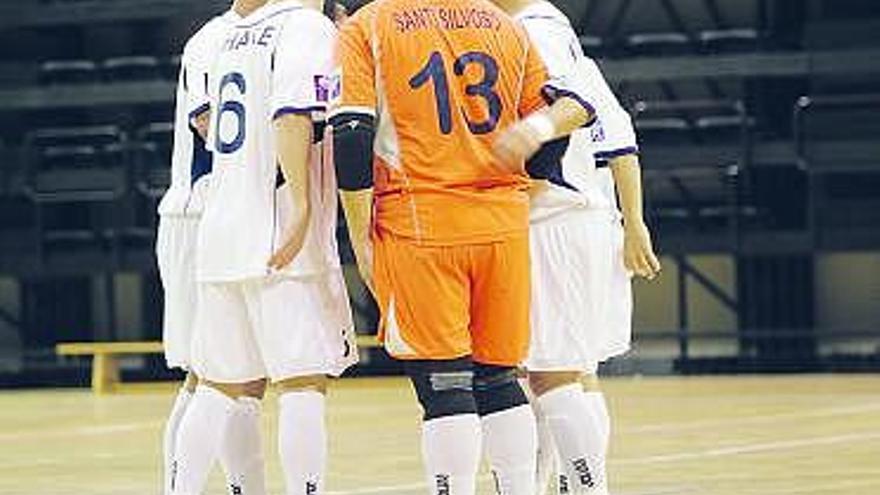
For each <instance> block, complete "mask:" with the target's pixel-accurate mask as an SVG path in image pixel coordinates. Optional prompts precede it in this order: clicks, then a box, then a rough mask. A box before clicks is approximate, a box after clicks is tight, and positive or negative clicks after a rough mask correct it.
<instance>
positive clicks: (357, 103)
mask: <svg viewBox="0 0 880 495" xmlns="http://www.w3.org/2000/svg"><path fill="white" fill-rule="evenodd" d="M371 13H372V11H370V10H369V9H364V10H362V11H361V12H360V13H359V14H358V15H357V16H355V17H353V18H352V19H349V20H348V22H346V23H345V25H343V27H342V29H341V31H340V33H339V39H338V44H337V46H336V67H337V71H338V72H337V77H339V79H340V83H341V90H340V92H339V95H338V98H336V99H334V101H333V103H332V105H331V107H332V110H331V114H340V113H363V114H368V115H371V116H375V115H376V107H377V95H376V68H375V67H376V65H375V64H376V61H375V60H374V58H373V50H372V45H371V35H370V32H371V28H370V24H371V23H372V16H371V15H370V14H371Z"/></svg>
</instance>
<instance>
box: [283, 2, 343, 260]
mask: <svg viewBox="0 0 880 495" xmlns="http://www.w3.org/2000/svg"><path fill="white" fill-rule="evenodd" d="M289 23H290V24H288V25H285V26H284V29H283V30H281V31H282V34H281V38H280V39H279V40H278V42H277V44H276V51H275V53H274V59H275V61H276V63H275V68H274V70H273V71H272V84H271V87H272V93H271V95H270V98H269V99H270V101H269V104H270V105H271V112H272V116H273V121H274V127H275V137H276V149H277V155H278V156H277V157H276V158H277V161H278V165H279V167H280V168H281V173H282V174H283V175H284V179H285V180H286V185H287V188H288V192H289V194H290V197H291V200H292V201H293V208H291V211H293V212H294V214H295V215H297V217H296V218H294V219H293V221H292V227H291V229H290V231H289V232H288V234H287V238H286V239H285V241H284V243H283V244H282V245H281V247H280V248H279V249H278V251H277V252H275V253H274V254H273V255H272V257H271V258H270V260H269V266H270V267H271V268H275V269H279V268H282V267H284V266H286V265H288V264H289V263H291V262H292V261H293V259H294V258H295V257H296V256H297V255H298V254H299V252H300V251H301V250H302V247H303V244H304V242H305V237H306V232H307V231H308V225H309V218H310V215H311V210H312V205H311V204H310V201H309V187H310V186H311V185H310V184H309V167H310V165H311V153H312V146H313V143H314V141H313V136H312V133H313V132H314V131H313V122H315V119H316V118H318V116H319V115H320V116H321V118H323V115H322V114H323V112H324V111H325V110H326V106H327V100H328V95H327V91H326V81H327V78H328V76H329V73H330V71H331V70H332V67H333V40H334V37H335V34H336V29H335V28H334V27H333V25H332V23H331V22H330V21H329V20H328V19H326V18H325V17H323V16H322V15H320V14H317V13H312V12H310V11H303V12H302V13H300V14H297V15H296V16H295V17H293V18H292V19H291V20H290V21H289ZM304 46H308V47H310V48H309V50H303V49H302V47H304Z"/></svg>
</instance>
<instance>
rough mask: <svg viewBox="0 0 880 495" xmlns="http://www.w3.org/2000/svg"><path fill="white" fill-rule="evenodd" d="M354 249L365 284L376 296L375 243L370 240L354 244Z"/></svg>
mask: <svg viewBox="0 0 880 495" xmlns="http://www.w3.org/2000/svg"><path fill="white" fill-rule="evenodd" d="M352 249H353V250H354V257H355V262H356V263H357V267H358V272H359V273H360V274H361V278H362V279H363V280H364V284H366V286H367V288H368V289H369V290H370V292H372V293H373V294H374V295H375V294H376V291H375V290H374V285H373V243H372V241H369V240H367V241H363V242H358V243H353V244H352Z"/></svg>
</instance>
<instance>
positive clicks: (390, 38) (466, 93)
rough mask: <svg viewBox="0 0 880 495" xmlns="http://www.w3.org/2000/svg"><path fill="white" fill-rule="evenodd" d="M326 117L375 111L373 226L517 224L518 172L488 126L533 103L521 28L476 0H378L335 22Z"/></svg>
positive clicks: (449, 234)
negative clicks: (336, 74)
mask: <svg viewBox="0 0 880 495" xmlns="http://www.w3.org/2000/svg"><path fill="white" fill-rule="evenodd" d="M338 63H339V66H340V70H341V76H340V77H341V90H340V94H339V96H338V98H337V99H336V102H335V104H334V108H333V110H332V113H333V114H339V113H344V112H361V113H368V114H371V115H374V116H375V117H376V118H377V122H378V129H377V135H376V141H375V155H376V158H375V164H374V167H375V171H374V176H375V193H376V217H375V219H376V224H377V227H378V228H379V229H384V230H388V231H391V232H393V233H395V234H397V235H399V236H403V237H407V238H412V239H415V240H417V241H419V242H424V243H431V244H464V243H474V242H485V241H492V240H495V239H501V238H504V237H507V236H509V235H510V234H512V233H521V232H523V231H525V230H526V229H527V228H528V209H529V203H528V201H529V198H528V195H527V189H528V186H529V181H528V179H527V176H526V175H525V172H522V173H512V172H505V171H502V170H500V168H499V167H498V166H497V164H495V163H494V159H493V155H492V145H493V143H494V141H495V140H496V139H497V138H498V137H499V134H500V133H501V132H502V131H503V130H504V129H505V128H507V127H508V126H510V125H511V124H513V123H514V122H516V121H517V120H518V119H519V118H520V117H521V116H524V115H527V114H529V113H531V112H533V111H535V110H537V109H538V108H540V107H541V106H543V105H544V100H543V98H542V90H543V87H544V84H545V83H546V82H547V73H546V70H545V68H544V65H543V63H542V62H541V60H540V58H539V55H538V53H537V51H536V50H535V49H534V48H533V47H532V45H531V43H530V41H529V39H528V36H527V35H526V34H525V33H524V32H523V31H522V30H521V29H520V28H519V27H518V26H517V25H516V24H515V23H514V22H513V21H512V20H510V19H509V18H508V17H507V16H506V15H505V14H504V13H503V12H502V11H500V10H499V9H498V8H497V7H495V6H494V5H492V4H491V3H490V2H488V1H487V0H377V1H376V2H374V3H373V4H371V5H369V6H367V7H365V8H364V9H362V10H361V11H360V12H359V13H358V14H357V15H356V16H354V17H353V18H352V19H350V20H349V21H348V22H347V23H346V25H345V26H344V27H343V28H342V30H341V33H340V40H339V46H338Z"/></svg>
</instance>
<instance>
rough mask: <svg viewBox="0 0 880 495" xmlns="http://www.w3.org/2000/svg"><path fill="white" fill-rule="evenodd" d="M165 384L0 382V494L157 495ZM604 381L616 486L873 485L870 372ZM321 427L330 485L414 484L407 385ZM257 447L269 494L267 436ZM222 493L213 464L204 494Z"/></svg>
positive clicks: (877, 398)
mask: <svg viewBox="0 0 880 495" xmlns="http://www.w3.org/2000/svg"><path fill="white" fill-rule="evenodd" d="M173 390H174V389H173V388H172V386H170V385H149V386H145V387H142V386H136V387H134V388H132V389H131V391H127V392H124V393H120V394H116V395H111V396H105V397H95V396H93V395H92V394H91V393H90V392H89V391H87V390H63V391H48V390H40V391H24V392H0V494H3V495H7V494H8V495H13V494H14V495H73V494H76V495H111V494H112V495H156V494H158V493H159V490H158V488H157V487H158V482H159V464H158V461H159V448H160V437H161V429H162V421H163V418H164V415H165V413H166V412H167V409H168V407H169V405H170V401H171V398H172V393H173ZM606 392H607V394H608V397H609V401H610V406H611V409H612V411H613V414H614V415H615V417H616V427H615V433H614V444H613V445H614V446H613V450H612V453H611V460H610V467H611V475H612V476H613V483H612V488H613V493H614V494H615V495H636V494H639V495H660V494H664V495H666V494H668V495H673V494H675V495H689V494H694V495H697V494H699V495H745V494H756V495H758V494H761V495H783V494H792V495H794V494H798V495H800V494H811V495H812V494H829V495H830V494H857V495H863V494H864V495H867V494H877V493H880V376H869V375H861V376H860V375H838V376H812V375H805V376H790V377H759V376H755V377H712V378H643V379H639V378H617V379H611V380H608V381H607V382H606ZM269 404H272V402H271V401H270V402H269ZM267 412H268V413H269V414H266V418H267V419H266V422H267V427H268V428H270V429H273V428H274V425H273V421H274V418H273V415H274V405H271V406H269V407H267ZM330 427H331V436H332V445H331V456H332V458H331V466H330V491H331V494H333V495H368V494H369V495H401V494H413V495H422V494H423V493H424V492H423V490H422V486H421V483H420V460H419V444H418V442H419V439H418V435H417V428H418V410H417V408H416V405H415V402H414V400H413V397H412V394H411V392H410V389H409V386H408V384H407V383H406V382H404V381H403V380H401V379H396V378H389V379H353V380H346V381H343V382H339V383H337V384H336V385H335V387H334V389H333V391H332V394H331V399H330ZM266 448H267V451H268V453H267V456H268V458H269V459H270V465H269V476H270V479H271V485H272V486H271V492H272V493H281V492H282V489H281V486H280V474H279V468H278V465H277V463H276V462H275V456H274V454H272V452H271V450H270V449H273V448H274V444H273V442H272V437H271V436H268V435H267V441H266ZM483 484H484V486H483V488H482V490H481V491H480V493H481V494H486V495H488V494H490V493H492V492H491V490H490V488H489V483H488V478H487V477H485V476H484V479H483ZM222 493H224V492H223V487H222V483H221V479H220V477H219V476H216V475H215V476H214V478H213V482H212V485H211V489H210V490H209V492H208V494H209V495H220V494H222Z"/></svg>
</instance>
